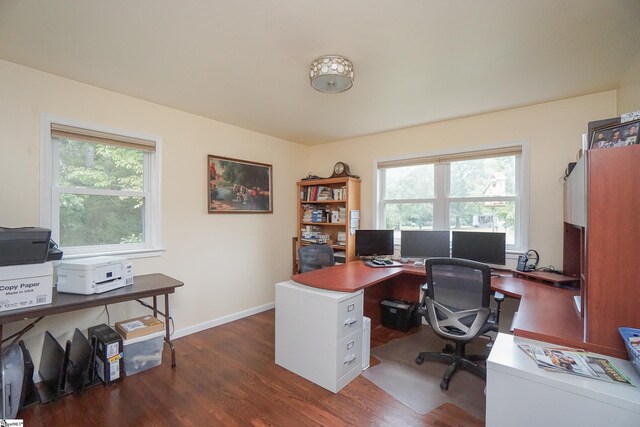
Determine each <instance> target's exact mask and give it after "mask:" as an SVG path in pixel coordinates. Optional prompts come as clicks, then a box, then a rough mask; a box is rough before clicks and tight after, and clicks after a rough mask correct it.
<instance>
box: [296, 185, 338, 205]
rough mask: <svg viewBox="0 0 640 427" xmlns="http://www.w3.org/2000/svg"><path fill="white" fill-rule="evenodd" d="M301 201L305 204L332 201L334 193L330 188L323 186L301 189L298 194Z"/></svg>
mask: <svg viewBox="0 0 640 427" xmlns="http://www.w3.org/2000/svg"><path fill="white" fill-rule="evenodd" d="M300 196H301V199H302V200H303V201H305V202H320V201H327V200H334V199H335V198H334V193H333V190H332V189H331V188H330V187H326V186H324V185H311V186H306V187H303V189H302V191H301V192H300Z"/></svg>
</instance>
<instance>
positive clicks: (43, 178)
mask: <svg viewBox="0 0 640 427" xmlns="http://www.w3.org/2000/svg"><path fill="white" fill-rule="evenodd" d="M53 123H55V124H61V125H67V126H73V127H77V128H81V129H89V130H94V131H98V132H104V133H111V134H115V135H122V136H126V137H132V138H139V139H145V140H149V141H153V142H155V153H154V154H153V155H152V156H151V157H152V159H149V156H145V162H146V163H145V168H144V170H145V176H144V179H145V182H148V185H149V187H148V189H147V190H146V191H148V192H149V193H150V194H152V197H151V198H150V202H151V203H150V208H149V209H146V210H145V221H149V222H148V224H150V227H149V229H148V234H149V235H148V240H147V241H145V242H144V243H143V244H141V245H139V246H138V245H131V246H129V247H128V248H126V249H124V250H123V249H122V247H121V246H120V245H105V246H100V247H99V250H98V249H97V248H83V249H78V248H73V249H71V250H68V251H66V252H65V253H64V258H65V259H70V258H79V257H87V256H97V255H126V256H128V257H129V258H143V257H150V256H159V255H162V253H163V252H164V248H163V246H162V209H161V207H162V200H161V197H162V187H161V183H162V138H161V137H159V136H156V135H149V134H144V133H140V132H134V131H129V130H123V129H117V128H113V127H109V126H104V125H99V124H95V123H88V122H83V121H79V120H73V119H68V118H65V117H58V116H54V115H51V114H46V113H43V114H41V116H40V226H41V227H45V228H49V229H51V230H52V239H54V240H56V239H58V238H59V234H58V230H55V231H54V230H53V227H52V225H53V224H57V223H58V218H57V213H58V210H54V209H53V205H52V204H53V199H54V198H53V189H52V186H53V182H54V178H55V177H54V176H53V175H54V173H57V170H54V168H53V165H52V162H53V156H54V153H53V146H54V144H53V141H52V139H51V125H52V124H53ZM74 191H75V190H74ZM77 192H82V190H78V191H77Z"/></svg>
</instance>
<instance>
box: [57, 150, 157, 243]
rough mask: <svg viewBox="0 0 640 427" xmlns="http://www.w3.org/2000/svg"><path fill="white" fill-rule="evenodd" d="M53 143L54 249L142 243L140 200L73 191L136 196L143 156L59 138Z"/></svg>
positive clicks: (141, 202) (140, 183)
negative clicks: (55, 171) (55, 161)
mask: <svg viewBox="0 0 640 427" xmlns="http://www.w3.org/2000/svg"><path fill="white" fill-rule="evenodd" d="M54 143H55V144H57V147H58V153H59V156H58V158H59V164H58V182H57V186H58V187H59V188H60V189H61V194H60V244H61V245H62V246H67V247H69V246H94V245H110V244H124V243H141V242H143V241H144V236H143V230H144V209H145V205H144V201H145V198H144V197H141V196H139V197H138V196H134V195H117V194H109V195H104V194H79V192H78V191H77V190H76V191H74V189H87V190H114V191H133V192H142V191H143V189H144V153H143V152H142V151H140V150H135V149H130V148H124V147H118V146H111V145H106V144H94V143H90V142H83V141H74V140H69V139H65V138H55V139H54ZM89 192H90V191H89Z"/></svg>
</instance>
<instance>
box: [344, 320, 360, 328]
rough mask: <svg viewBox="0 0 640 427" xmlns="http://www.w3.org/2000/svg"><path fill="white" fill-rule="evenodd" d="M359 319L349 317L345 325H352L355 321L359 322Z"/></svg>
mask: <svg viewBox="0 0 640 427" xmlns="http://www.w3.org/2000/svg"><path fill="white" fill-rule="evenodd" d="M357 322H358V321H357V320H356V319H347V320H345V321H344V326H351V325H353V324H354V323H357Z"/></svg>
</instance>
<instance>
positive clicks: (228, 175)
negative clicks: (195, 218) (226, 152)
mask: <svg viewBox="0 0 640 427" xmlns="http://www.w3.org/2000/svg"><path fill="white" fill-rule="evenodd" d="M207 167H208V171H207V190H208V196H207V202H208V203H207V205H208V207H209V213H273V197H272V192H273V180H272V166H271V165H267V164H264V163H256V162H250V161H247V160H238V159H230V158H228V157H220V156H214V155H211V154H209V155H208V158H207Z"/></svg>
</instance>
